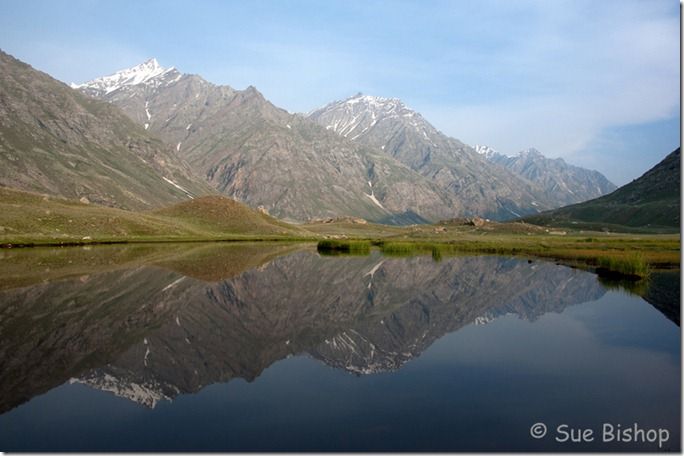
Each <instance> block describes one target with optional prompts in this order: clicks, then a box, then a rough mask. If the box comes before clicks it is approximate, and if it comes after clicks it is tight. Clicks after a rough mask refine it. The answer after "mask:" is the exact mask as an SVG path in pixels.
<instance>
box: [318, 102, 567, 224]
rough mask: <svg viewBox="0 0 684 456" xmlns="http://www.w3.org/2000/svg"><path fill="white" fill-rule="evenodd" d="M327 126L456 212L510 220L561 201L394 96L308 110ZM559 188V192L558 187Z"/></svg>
mask: <svg viewBox="0 0 684 456" xmlns="http://www.w3.org/2000/svg"><path fill="white" fill-rule="evenodd" d="M308 117H309V118H310V119H312V120H314V121H315V122H317V123H319V124H320V125H322V126H324V127H325V128H326V129H329V130H331V131H334V132H336V133H338V134H339V135H341V136H343V137H345V138H348V139H350V140H351V141H354V142H356V143H359V144H363V145H365V146H368V147H370V148H373V149H375V150H382V151H383V152H384V153H386V154H388V155H389V156H392V157H394V158H396V159H397V160H399V161H401V162H402V163H404V164H406V165H408V166H409V167H410V168H411V169H413V170H415V171H417V172H418V173H420V174H421V175H423V176H425V177H427V178H428V179H430V180H431V181H432V182H434V183H436V184H437V185H439V186H440V187H441V188H443V189H444V190H446V191H447V192H448V193H450V194H451V195H453V196H454V197H455V198H456V199H457V201H458V202H459V205H458V210H459V215H480V216H486V217H489V218H494V219H510V218H513V217H517V216H519V215H521V214H531V213H536V212H538V211H539V210H543V209H551V208H554V207H558V206H560V205H562V204H563V202H564V199H563V198H558V195H557V193H559V192H561V193H562V192H565V193H568V194H569V193H570V191H572V190H571V189H567V191H566V189H564V188H563V189H559V191H558V192H556V193H553V192H551V193H550V192H547V191H546V190H545V189H544V188H543V186H542V185H539V183H537V182H535V181H533V180H529V179H527V178H525V177H524V176H522V175H521V174H519V173H517V172H513V171H511V170H509V169H507V168H506V167H503V166H498V165H497V164H495V163H491V162H490V161H489V160H487V158H486V157H485V156H483V155H482V154H480V153H478V152H477V151H476V150H475V149H473V148H472V147H470V146H468V145H466V144H464V143H462V142H461V141H459V140H457V139H454V138H450V137H448V136H446V135H444V134H443V133H441V132H439V131H438V130H437V129H436V128H435V127H433V126H432V125H431V124H430V123H429V122H428V121H427V120H425V119H424V118H423V116H421V115H420V114H419V113H418V112H416V111H414V110H412V109H410V108H408V107H407V106H406V105H405V104H404V103H402V102H401V100H399V99H397V98H381V97H375V96H368V95H362V94H357V95H355V96H353V97H350V98H348V99H346V100H342V101H335V102H332V103H330V104H328V105H327V106H325V107H323V108H321V109H318V110H315V111H313V112H311V113H310V114H309V115H308ZM561 190H562V191H561Z"/></svg>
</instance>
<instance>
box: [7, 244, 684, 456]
mask: <svg viewBox="0 0 684 456" xmlns="http://www.w3.org/2000/svg"><path fill="white" fill-rule="evenodd" d="M0 260H1V261H0V340H2V344H1V345H0V450H4V451H8V450H90V451H97V450H223V451H227V450H262V451H267V450H368V451H373V450H390V451H401V450H451V451H459V450H490V451H491V450H499V451H503V450H528V451H530V450H562V451H584V450H622V451H629V450H653V451H658V450H660V451H664V450H670V451H672V450H679V449H680V431H679V429H680V411H681V410H680V403H681V392H680V382H681V372H680V328H679V271H675V272H670V273H665V274H656V275H654V277H653V279H652V280H651V283H650V285H649V287H646V286H640V287H637V289H633V290H632V291H627V290H625V289H623V288H621V287H619V286H617V285H614V284H613V285H611V284H604V283H601V282H600V281H599V279H598V278H597V276H595V275H594V274H591V273H588V272H583V271H579V270H576V269H571V268H568V267H565V266H560V265H556V264H554V263H549V262H540V261H534V262H531V263H529V262H528V261H527V260H522V259H515V258H504V257H493V256H479V257H445V258H443V259H442V260H441V261H434V260H433V259H432V258H431V257H430V256H417V257H404V258H392V257H385V256H382V255H381V254H380V253H378V252H374V253H372V254H371V255H369V256H351V257H350V256H341V257H326V256H320V255H318V254H317V253H316V251H315V248H311V247H310V246H288V245H277V246H274V245H249V244H244V245H220V244H219V245H217V244H212V245H195V246H164V247H163V248H160V247H149V246H136V247H98V248H95V247H93V248H87V249H80V248H78V249H33V250H21V251H20V250H14V251H4V252H0ZM535 423H544V425H545V426H546V428H547V433H546V435H545V436H544V437H542V438H539V439H536V438H533V437H532V436H531V432H530V428H531V427H532V426H533V425H534V424H535ZM606 423H608V424H610V425H612V426H614V428H616V429H617V427H618V426H620V428H621V429H626V428H634V426H637V429H640V430H643V435H644V436H646V437H647V438H642V439H641V441H638V442H634V441H632V442H625V441H624V436H623V439H622V440H623V441H618V439H617V438H614V439H613V441H611V442H605V441H604V436H603V433H602V429H603V426H604V424H606ZM561 425H567V426H568V428H567V430H568V433H569V432H570V428H573V429H584V430H587V429H589V430H592V432H593V441H585V442H582V443H578V442H570V441H568V442H558V441H557V438H558V439H562V438H563V437H564V435H565V434H562V433H560V432H559V431H558V426H561ZM562 429H566V428H562ZM651 429H654V430H658V429H661V430H667V432H669V439H668V440H667V441H664V442H660V443H659V442H658V441H657V440H656V441H655V442H649V441H648V437H652V436H653V434H652V433H651V434H649V433H648V432H647V431H648V430H651ZM536 430H537V431H539V428H537V429H536ZM653 432H656V431H653ZM637 435H642V434H639V433H637ZM663 435H664V434H662V431H661V434H660V436H663ZM643 440H646V441H643ZM659 445H662V446H659Z"/></svg>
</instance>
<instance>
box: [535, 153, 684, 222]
mask: <svg viewBox="0 0 684 456" xmlns="http://www.w3.org/2000/svg"><path fill="white" fill-rule="evenodd" d="M680 166H681V150H680V148H677V149H675V150H674V151H672V152H670V153H669V154H668V155H667V156H666V157H665V158H663V160H661V161H660V162H659V163H658V164H656V165H655V166H654V167H653V168H651V169H650V170H648V171H646V172H645V173H644V174H643V175H642V176H641V177H639V178H637V179H634V180H633V181H632V182H630V183H628V184H626V185H623V186H622V187H620V188H618V189H617V190H615V191H614V192H612V193H610V194H608V195H605V196H602V197H600V198H596V199H593V200H590V201H585V202H583V203H579V204H574V205H570V206H565V207H562V208H559V209H556V210H553V211H548V212H544V213H541V214H539V215H537V216H532V217H527V218H524V219H523V220H525V221H527V222H529V223H534V224H538V225H556V226H571V227H575V228H580V227H586V228H589V229H601V230H610V231H617V230H625V229H653V230H663V231H665V232H673V231H679V228H680V208H681V200H680V188H681V169H680Z"/></svg>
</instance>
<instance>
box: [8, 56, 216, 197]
mask: <svg viewBox="0 0 684 456" xmlns="http://www.w3.org/2000/svg"><path fill="white" fill-rule="evenodd" d="M0 119H2V122H1V123H0V185H3V186H8V187H14V188H17V189H20V190H28V191H34V192H41V193H47V194H50V195H56V196H63V197H68V198H73V199H77V200H78V199H80V200H81V201H83V202H92V203H97V204H101V205H105V206H113V207H119V208H127V209H149V208H153V207H158V206H161V205H164V204H169V203H173V202H177V201H183V200H187V199H189V198H192V197H194V196H200V195H205V194H212V193H215V192H214V190H213V189H212V188H211V187H210V186H209V185H207V184H206V183H205V182H203V181H202V180H200V179H198V178H197V177H196V176H195V175H194V173H192V171H191V170H190V168H189V167H188V165H187V164H185V163H184V162H183V161H182V160H181V159H179V158H178V156H177V155H176V154H175V151H173V150H172V148H170V147H168V146H167V145H166V144H164V143H163V142H162V141H160V140H158V139H155V138H153V137H151V136H150V135H149V134H147V132H145V130H144V128H143V127H142V126H139V125H136V124H135V122H132V121H131V120H130V119H129V118H128V117H127V116H126V115H124V113H122V112H121V110H119V109H118V108H116V107H115V106H111V105H110V104H108V103H103V102H101V101H97V100H93V99H92V98H89V97H86V96H84V95H82V94H80V93H78V92H77V91H74V90H72V89H71V88H69V87H68V86H66V85H64V84H62V83H61V82H59V81H57V80H55V79H53V78H51V77H50V76H48V75H47V74H45V73H41V72H39V71H36V70H34V69H33V68H31V67H30V66H29V65H27V64H25V63H22V62H20V61H19V60H16V59H15V58H13V57H11V56H10V55H8V54H5V53H3V52H2V51H0Z"/></svg>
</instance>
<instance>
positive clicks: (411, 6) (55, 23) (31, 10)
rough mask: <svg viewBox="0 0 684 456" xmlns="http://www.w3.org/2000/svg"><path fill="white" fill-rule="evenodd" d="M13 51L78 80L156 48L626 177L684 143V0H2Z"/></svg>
mask: <svg viewBox="0 0 684 456" xmlns="http://www.w3.org/2000/svg"><path fill="white" fill-rule="evenodd" d="M0 48H2V49H3V50H5V51H6V52H9V53H10V54H12V55H14V56H16V57H17V58H19V59H21V60H24V61H26V62H28V63H30V64H31V65H33V66H34V67H36V68H38V69H40V70H43V71H45V72H47V73H49V74H51V75H52V76H54V77H56V78H58V79H60V80H62V81H65V82H84V81H86V80H89V79H93V78H95V77H98V76H102V75H105V74H110V73H113V72H114V71H116V70H119V69H122V68H126V67H130V66H133V65H135V64H138V63H140V62H142V61H144V60H145V59H147V58H150V57H156V58H157V59H158V60H159V62H160V63H161V64H162V65H164V66H175V67H176V68H178V69H179V70H180V71H182V72H185V73H196V74H200V75H202V76H203V77H204V78H205V79H207V80H209V81H211V82H214V83H217V84H228V85H230V86H232V87H234V88H237V89H242V88H245V87H247V86H248V85H254V86H256V87H257V88H258V89H259V90H260V91H261V92H262V93H263V94H264V95H265V96H266V97H267V98H268V99H270V100H271V101H272V102H274V103H275V104H276V105H278V106H280V107H283V108H285V109H287V110H288V111H290V112H308V111H310V110H312V109H314V108H317V107H319V106H321V105H324V104H326V103H328V102H329V101H332V100H336V99H344V98H346V97H348V96H351V95H353V94H355V93H356V92H363V93H366V94H370V95H379V96H387V97H399V98H401V99H402V100H403V101H404V102H405V103H406V104H407V105H408V106H409V107H411V108H413V109H416V110H417V111H419V112H421V113H422V114H423V116H424V117H425V118H426V119H428V120H429V121H430V122H431V123H433V124H434V125H435V126H436V127H437V128H439V129H440V130H442V131H443V132H444V133H446V134H448V135H450V136H453V137H456V138H458V139H460V140H462V141H464V142H466V143H468V144H472V145H474V144H488V145H490V146H492V147H494V148H496V149H497V150H499V151H501V152H504V153H508V154H513V153H515V152H517V151H519V150H521V149H523V148H527V147H535V148H537V149H539V150H541V151H542V152H543V153H544V154H546V155H548V156H551V157H563V158H565V159H566V160H567V161H569V162H570V163H573V164H577V165H581V166H587V167H590V168H593V169H598V170H599V171H601V172H603V173H604V174H605V175H606V176H607V177H608V178H609V179H611V180H612V181H613V182H615V183H616V184H618V185H621V184H624V183H627V182H629V181H630V180H632V179H634V178H636V177H638V176H639V175H641V174H642V173H643V172H645V171H646V170H647V169H648V168H650V167H651V166H653V165H654V164H656V163H657V162H658V161H660V160H661V159H662V158H663V157H664V156H665V155H667V153H669V152H670V151H671V150H673V149H674V148H676V147H677V146H678V145H679V137H680V134H679V131H680V117H679V110H680V107H679V103H680V101H679V100H680V96H679V92H680V85H679V78H680V74H679V73H680V69H679V56H680V41H679V3H678V2H676V1H673V0H641V1H636V0H619V1H596V0H589V1H583V0H573V1H563V0H538V1H531V0H507V1H504V0H501V1H489V0H479V1H465V0H462V1H401V0H392V1H352V0H346V1H341V0H340V1H333V0H318V1H303V0H302V1H275V0H273V1H207V0H204V1H193V2H190V1H125V0H117V1H116V2H112V1H107V2H105V1H69V2H67V1H32V0H21V1H9V0H4V1H3V4H2V14H0Z"/></svg>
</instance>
